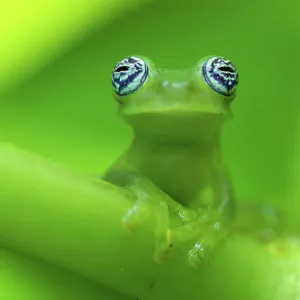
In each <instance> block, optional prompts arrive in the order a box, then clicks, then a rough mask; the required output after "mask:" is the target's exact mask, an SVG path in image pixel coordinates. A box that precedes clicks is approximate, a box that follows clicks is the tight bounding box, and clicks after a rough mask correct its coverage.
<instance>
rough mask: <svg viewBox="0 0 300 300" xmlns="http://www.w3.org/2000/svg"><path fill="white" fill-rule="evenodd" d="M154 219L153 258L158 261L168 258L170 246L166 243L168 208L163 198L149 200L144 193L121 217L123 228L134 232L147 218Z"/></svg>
mask: <svg viewBox="0 0 300 300" xmlns="http://www.w3.org/2000/svg"><path fill="white" fill-rule="evenodd" d="M149 218H153V219H154V220H155V231H154V232H155V251H154V256H153V259H154V261H156V262H158V263H163V262H165V261H167V260H169V257H170V253H171V248H172V247H170V246H169V243H168V238H167V233H168V229H169V208H168V203H166V202H165V201H164V200H157V201H154V200H151V198H149V197H147V196H145V195H144V197H139V198H138V200H137V201H136V202H135V204H134V205H133V207H132V208H131V209H130V210H129V211H128V212H127V214H126V215H125V217H124V218H123V219H122V221H123V226H124V227H125V229H127V230H129V231H131V232H134V231H135V230H136V229H137V228H138V227H139V226H140V225H141V224H142V223H144V222H145V221H147V219H149Z"/></svg>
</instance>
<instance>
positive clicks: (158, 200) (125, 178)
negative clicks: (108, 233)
mask: <svg viewBox="0 0 300 300" xmlns="http://www.w3.org/2000/svg"><path fill="white" fill-rule="evenodd" d="M103 179H104V180H106V181H109V182H111V183H113V184H116V185H118V186H121V187H124V188H126V189H128V190H130V191H131V192H132V193H133V195H134V201H135V202H134V204H133V206H132V207H131V208H130V209H129V210H128V212H127V213H126V215H125V216H124V217H123V219H122V223H123V226H124V227H125V229H127V230H129V231H131V232H134V231H135V230H137V229H138V228H139V227H140V225H141V224H142V223H144V222H145V221H146V220H147V219H149V218H153V219H154V220H155V253H154V260H155V261H156V262H163V261H166V260H168V257H169V254H170V251H171V249H172V244H170V240H169V239H168V234H167V233H168V230H169V228H170V224H169V223H170V222H169V214H170V211H179V210H180V211H182V209H181V205H180V204H179V203H177V202H175V201H173V200H172V199H171V198H170V197H169V196H168V195H167V194H165V193H164V192H163V191H162V190H161V189H159V188H158V187H157V186H156V185H155V184H154V183H152V182H151V181H150V180H148V179H146V178H144V177H142V176H140V175H138V174H136V173H133V172H120V171H110V173H108V174H107V175H106V176H104V177H103Z"/></svg>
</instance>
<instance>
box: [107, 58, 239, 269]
mask: <svg viewBox="0 0 300 300" xmlns="http://www.w3.org/2000/svg"><path fill="white" fill-rule="evenodd" d="M238 82H239V74H238V71H237V69H236V67H235V65H234V64H233V63H232V62H231V61H230V60H228V59H226V58H224V57H219V56H209V57H204V58H202V59H200V60H199V61H198V62H197V63H196V64H195V65H194V66H193V67H192V68H191V69H185V70H166V69H160V68H156V66H155V64H154V62H153V61H151V60H150V59H149V58H146V57H142V56H131V57H127V58H125V59H122V60H121V61H120V62H118V63H117V65H116V66H115V67H114V69H113V72H112V86H113V91H114V98H115V100H116V102H117V103H118V107H119V115H120V116H121V117H122V118H123V119H124V121H125V122H126V123H127V124H128V125H129V126H130V127H131V128H132V130H133V133H134V137H133V139H132V142H131V145H130V147H129V148H128V149H127V151H125V153H123V155H121V157H120V158H119V159H118V160H117V161H116V162H115V163H114V164H113V165H112V166H111V167H110V168H109V169H108V170H107V172H106V173H105V174H104V176H103V180H105V181H108V182H110V183H112V184H115V185H118V186H121V187H124V188H126V189H129V190H130V191H132V193H133V196H134V199H135V202H134V204H133V206H132V208H131V209H130V210H129V211H128V212H127V214H126V215H125V216H124V218H123V224H124V226H125V228H127V229H129V230H131V231H135V230H136V229H137V228H138V227H139V226H140V225H141V224H142V223H143V222H145V221H146V220H147V219H148V218H153V219H154V220H155V224H156V226H155V251H154V260H155V261H157V262H164V261H166V260H168V258H169V255H170V253H171V251H172V249H173V248H174V247H175V246H177V245H180V244H182V243H184V242H188V241H192V242H193V245H194V246H193V247H192V248H191V250H190V251H189V252H188V255H187V257H188V260H189V262H190V263H191V264H192V265H193V266H195V267H199V266H201V265H202V264H203V263H204V262H205V261H206V259H207V257H209V254H210V253H211V252H212V250H213V249H214V248H215V246H216V245H217V243H218V242H219V241H220V240H222V239H223V238H224V237H225V236H226V235H227V233H228V230H229V228H230V226H231V225H230V224H231V223H232V221H233V219H234V215H235V195H234V190H233V188H232V183H231V180H230V176H229V174H228V171H227V169H226V167H225V165H224V163H223V160H222V153H221V129H222V126H223V124H224V122H226V121H227V120H228V119H230V118H231V117H232V112H231V104H232V102H233V100H234V99H235V97H236V87H237V85H238ZM171 215H172V216H175V220H177V221H176V222H175V223H174V222H173V224H172V222H171V221H170V220H171V219H173V220H174V218H173V217H172V218H170V216H171Z"/></svg>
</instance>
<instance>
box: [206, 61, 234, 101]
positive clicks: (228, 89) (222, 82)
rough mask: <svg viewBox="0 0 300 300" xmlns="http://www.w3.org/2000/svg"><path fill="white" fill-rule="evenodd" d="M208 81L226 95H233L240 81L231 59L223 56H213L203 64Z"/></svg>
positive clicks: (213, 87) (214, 88) (217, 90)
mask: <svg viewBox="0 0 300 300" xmlns="http://www.w3.org/2000/svg"><path fill="white" fill-rule="evenodd" d="M202 73H203V77H204V80H205V81H206V83H207V84H208V85H209V86H210V87H211V88H212V89H213V90H215V91H216V92H218V93H219V94H221V95H224V96H232V95H233V94H234V92H235V88H236V86H237V85H238V82H239V74H238V71H237V69H236V67H235V66H234V65H233V64H232V62H231V61H229V60H227V59H225V58H223V57H211V58H209V59H207V60H206V61H205V62H204V63H203V64H202Z"/></svg>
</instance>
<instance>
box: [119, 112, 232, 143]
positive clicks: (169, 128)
mask: <svg viewBox="0 0 300 300" xmlns="http://www.w3.org/2000/svg"><path fill="white" fill-rule="evenodd" d="M229 116H231V114H224V113H220V112H218V113H217V112H212V111H211V110H209V111H203V110H201V111H196V110H182V109H179V110H176V109H169V110H164V111H148V112H139V113H137V114H129V115H126V116H123V118H124V120H125V121H126V122H127V123H128V124H129V125H130V126H131V127H132V129H133V130H134V132H135V134H136V135H138V136H141V137H144V138H151V139H153V138H155V139H160V140H165V139H169V140H172V141H176V140H178V141H194V142H197V141H203V140H207V139H210V138H212V137H214V136H215V135H216V134H219V133H220V130H221V127H222V125H223V123H224V122H225V121H226V120H227V119H228V117H229Z"/></svg>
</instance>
